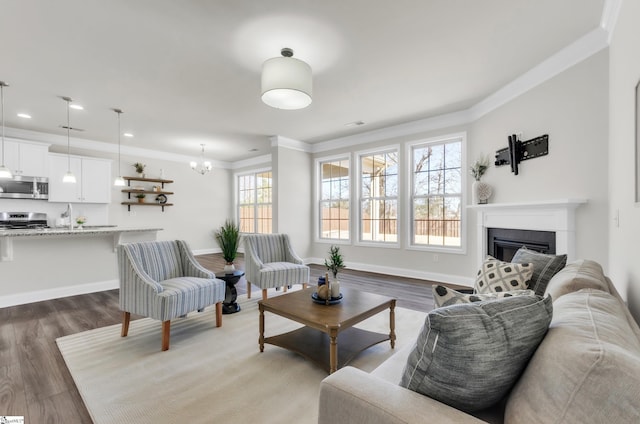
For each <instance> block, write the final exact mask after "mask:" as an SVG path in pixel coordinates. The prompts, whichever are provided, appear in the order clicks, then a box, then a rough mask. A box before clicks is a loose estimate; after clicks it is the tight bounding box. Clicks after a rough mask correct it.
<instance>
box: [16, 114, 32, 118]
mask: <svg viewBox="0 0 640 424" xmlns="http://www.w3.org/2000/svg"><path fill="white" fill-rule="evenodd" d="M18 116H19V117H20V118H24V119H31V115H29V114H26V113H19V114H18Z"/></svg>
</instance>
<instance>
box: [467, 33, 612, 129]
mask: <svg viewBox="0 0 640 424" xmlns="http://www.w3.org/2000/svg"><path fill="white" fill-rule="evenodd" d="M607 47H609V43H608V33H607V32H606V31H605V30H604V29H602V28H600V27H599V28H596V29H594V30H593V31H591V32H589V33H587V34H586V35H584V36H583V37H581V38H579V39H578V40H576V41H574V42H573V43H571V44H569V45H568V46H567V47H565V48H564V49H562V50H560V51H559V52H557V53H556V54H554V55H552V56H551V57H549V58H547V59H545V60H543V61H542V62H540V63H539V64H538V65H536V66H534V67H533V68H531V69H530V70H529V71H527V72H525V73H524V74H522V75H520V76H519V77H518V78H516V79H515V80H513V81H511V82H510V83H509V84H507V85H505V86H504V87H502V88H500V89H499V90H497V91H495V92H494V93H493V94H490V95H489V96H487V97H486V98H485V99H484V100H481V101H480V102H478V103H476V104H475V105H474V106H472V107H471V108H470V109H469V111H470V118H471V121H475V120H477V119H478V118H481V117H482V116H484V115H486V114H487V113H489V112H491V111H493V110H495V109H497V108H498V107H500V106H502V105H504V104H506V103H508V102H510V101H511V100H513V99H515V98H517V97H519V96H521V95H522V94H524V93H526V92H527V91H529V90H531V89H533V88H535V87H537V86H538V85H540V84H542V83H544V82H545V81H548V80H550V79H551V78H553V77H555V76H556V75H558V74H560V73H562V72H564V71H566V70H567V69H569V68H571V67H573V66H575V65H577V64H578V63H580V62H582V61H583V60H585V59H587V58H589V57H591V56H593V55H594V54H596V53H598V52H599V51H601V50H603V49H605V48H607Z"/></svg>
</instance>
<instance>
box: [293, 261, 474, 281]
mask: <svg viewBox="0 0 640 424" xmlns="http://www.w3.org/2000/svg"><path fill="white" fill-rule="evenodd" d="M304 263H306V264H316V265H324V259H322V258H306V259H304ZM345 265H346V267H347V268H348V269H353V270H356V271H366V272H375V273H378V274H387V275H397V276H399V277H406V278H416V279H419V280H429V281H435V282H438V283H451V284H459V285H461V286H467V287H473V284H474V282H475V279H474V278H473V277H464V276H461V275H449V274H440V273H437V272H425V271H418V270H415V269H407V268H394V267H390V266H382V265H371V264H362V263H356V262H345ZM311 280H313V276H312V277H311Z"/></svg>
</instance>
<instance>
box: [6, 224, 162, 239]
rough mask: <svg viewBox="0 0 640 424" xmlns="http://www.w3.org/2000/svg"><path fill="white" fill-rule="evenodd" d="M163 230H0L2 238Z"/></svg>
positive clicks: (104, 227)
mask: <svg viewBox="0 0 640 424" xmlns="http://www.w3.org/2000/svg"><path fill="white" fill-rule="evenodd" d="M161 230H162V228H149V227H118V226H115V225H85V226H83V228H82V229H81V230H80V229H78V228H75V227H74V229H73V230H70V229H69V228H68V227H55V228H29V229H24V230H0V237H30V236H59V235H100V234H105V235H108V234H115V233H126V232H140V231H161Z"/></svg>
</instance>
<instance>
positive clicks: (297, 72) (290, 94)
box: [262, 48, 312, 110]
mask: <svg viewBox="0 0 640 424" xmlns="http://www.w3.org/2000/svg"><path fill="white" fill-rule="evenodd" d="M281 53H282V57H274V58H272V59H268V60H267V61H266V62H264V63H263V64H262V101H263V102H264V103H266V104H267V105H269V106H271V107H275V108H277V109H287V110H293V109H303V108H305V107H307V106H309V105H310V104H311V100H312V99H311V94H312V90H311V87H312V77H311V67H310V66H309V65H308V64H307V63H305V62H303V61H301V60H299V59H294V58H293V50H291V49H289V48H284V49H282V51H281Z"/></svg>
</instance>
